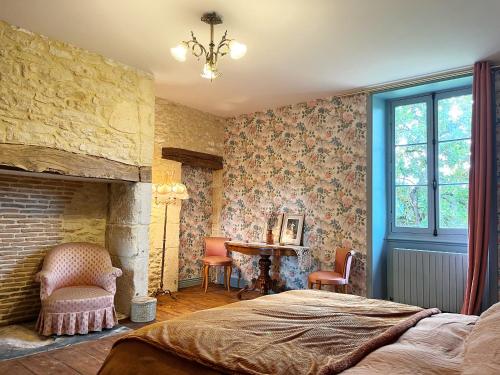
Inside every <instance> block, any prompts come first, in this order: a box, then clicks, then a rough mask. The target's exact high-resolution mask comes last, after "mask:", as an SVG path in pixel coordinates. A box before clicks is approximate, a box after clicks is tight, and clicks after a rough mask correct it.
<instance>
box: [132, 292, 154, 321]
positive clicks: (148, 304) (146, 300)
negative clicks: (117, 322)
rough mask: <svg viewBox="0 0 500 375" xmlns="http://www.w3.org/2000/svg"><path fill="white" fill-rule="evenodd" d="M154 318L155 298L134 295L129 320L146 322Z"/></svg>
mask: <svg viewBox="0 0 500 375" xmlns="http://www.w3.org/2000/svg"><path fill="white" fill-rule="evenodd" d="M155 318H156V298H154V297H134V298H132V307H131V308H130V320H131V321H133V322H135V323H146V322H151V321H153V320H155Z"/></svg>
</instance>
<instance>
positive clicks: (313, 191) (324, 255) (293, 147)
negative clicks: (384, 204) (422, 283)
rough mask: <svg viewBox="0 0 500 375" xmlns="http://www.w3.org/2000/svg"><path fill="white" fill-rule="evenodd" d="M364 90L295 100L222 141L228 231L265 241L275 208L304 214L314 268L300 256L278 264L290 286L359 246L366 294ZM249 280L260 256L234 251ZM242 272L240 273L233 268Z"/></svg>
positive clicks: (231, 124)
mask: <svg viewBox="0 0 500 375" xmlns="http://www.w3.org/2000/svg"><path fill="white" fill-rule="evenodd" d="M366 117H367V116H366V95H364V94H361V95H352V96H346V97H332V98H327V99H318V100H314V101H311V102H307V103H301V104H296V105H289V106H285V107H281V108H278V109H273V110H268V111H266V112H259V113H254V114H250V115H243V116H239V117H237V118H233V119H230V120H229V121H228V124H227V127H226V133H225V142H224V162H225V165H224V181H223V184H224V196H223V208H222V218H221V223H222V231H223V233H224V234H225V235H227V236H229V237H231V238H233V239H237V240H249V241H259V240H261V239H262V238H263V230H264V227H265V218H264V217H263V215H262V213H263V212H266V210H267V211H268V210H269V207H273V206H277V207H280V211H281V212H292V213H303V214H305V229H304V240H303V242H304V245H306V246H309V247H310V248H311V251H312V254H313V257H314V262H313V266H312V267H311V269H299V267H298V266H297V258H295V257H282V259H281V261H280V262H277V261H275V262H273V263H274V267H275V269H274V272H273V273H274V277H275V278H277V279H278V280H279V281H280V282H281V283H282V284H283V285H284V286H285V287H286V288H289V289H297V288H305V287H307V275H308V274H309V273H310V272H311V271H312V270H315V269H318V267H321V268H322V269H332V268H333V262H334V259H335V248H336V247H338V246H345V247H348V248H352V249H354V250H356V251H357V256H356V258H355V260H354V265H353V269H352V277H351V283H352V285H353V291H354V293H356V294H361V295H365V294H366V285H365V284H366V275H365V264H366V130H367V124H366ZM233 257H234V262H235V268H237V269H239V270H240V271H241V277H242V278H244V279H245V280H246V281H249V280H251V278H253V277H257V274H258V267H257V262H258V258H257V257H248V256H245V255H242V254H233ZM234 271H236V272H237V270H234Z"/></svg>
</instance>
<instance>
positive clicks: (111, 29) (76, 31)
mask: <svg viewBox="0 0 500 375" xmlns="http://www.w3.org/2000/svg"><path fill="white" fill-rule="evenodd" d="M213 10H214V11H217V12H219V13H220V14H222V16H223V18H224V24H223V25H222V26H219V27H216V39H217V40H218V39H219V38H220V37H221V33H222V32H223V31H224V30H225V29H226V28H227V30H228V35H229V37H232V38H236V39H238V40H240V41H241V42H243V43H245V44H246V45H247V46H248V52H247V55H246V56H245V57H244V58H242V59H241V60H236V61H235V60H231V59H230V58H229V57H226V58H225V59H223V60H222V61H221V63H220V71H221V72H222V73H223V77H221V78H219V79H217V80H215V81H213V82H212V83H211V82H210V81H207V80H205V79H203V78H201V77H200V71H201V68H202V63H201V62H199V61H196V59H195V58H194V57H193V56H188V60H187V61H186V62H184V63H179V62H177V61H175V60H174V59H173V58H172V57H171V56H170V51H169V49H170V47H173V46H175V45H176V44H177V43H178V42H179V41H181V40H187V39H188V38H189V31H190V30H193V31H194V32H195V35H196V36H197V37H198V40H199V41H200V42H202V43H204V44H207V40H208V37H209V28H208V25H206V24H204V23H202V22H201V21H200V20H199V18H200V16H201V14H202V13H204V12H206V11H213ZM0 19H2V20H5V21H7V22H9V23H12V24H14V25H17V26H21V27H23V28H26V29H29V30H31V31H34V32H37V33H41V34H44V35H47V36H50V37H53V38H56V39H59V40H63V41H66V42H70V43H73V44H75V45H77V46H79V47H83V48H85V49H88V50H91V51H94V52H98V53H100V54H103V55H105V56H108V57H111V58H112V59H115V60H117V61H120V62H123V63H125V64H128V65H132V66H135V67H138V68H140V69H142V70H145V71H148V72H151V73H153V74H154V76H155V81H156V94H157V96H160V97H162V98H165V99H169V100H172V101H175V102H178V103H182V104H185V105H187V106H191V107H194V108H198V109H201V110H203V111H207V112H211V113H214V114H218V115H222V116H231V115H235V114H241V113H248V112H253V111H256V110H262V109H266V108H272V107H276V106H279V105H283V104H291V103H295V102H300V101H304V100H309V99H314V98H319V97H324V96H328V95H331V94H334V93H337V92H342V91H345V90H350V89H353V88H358V87H363V86H368V85H374V84H378V83H383V82H388V81H393V80H399V79H405V78H410V77H414V76H418V75H424V74H429V73H435V72H439V71H443V70H448V69H454V68H460V67H464V66H467V65H470V64H472V63H473V62H474V61H477V60H480V59H491V60H493V61H496V62H499V61H500V1H499V0H474V1H471V0H440V1H436V0H419V1H415V0H377V1H373V0H272V1H270V0H252V1H248V0H225V1H216V0H204V1H200V0H177V1H171V0H85V1H80V0H51V1H46V0H23V1H19V0H0Z"/></svg>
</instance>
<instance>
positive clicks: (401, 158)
mask: <svg viewBox="0 0 500 375" xmlns="http://www.w3.org/2000/svg"><path fill="white" fill-rule="evenodd" d="M428 103H429V101H427V100H425V99H424V100H422V101H421V102H418V101H417V102H415V103H410V104H402V105H398V106H395V107H394V185H395V187H394V193H395V197H394V211H395V224H396V226H397V227H402V228H429V215H430V214H431V210H432V209H433V207H432V205H431V202H429V197H432V196H433V189H432V186H433V185H432V180H430V181H429V175H431V176H433V175H434V173H433V171H434V165H432V162H431V161H432V157H431V156H432V155H428V150H429V149H432V147H436V149H435V154H436V158H437V160H436V162H437V170H436V173H435V178H436V183H437V197H436V199H437V202H436V207H437V210H438V212H437V218H438V227H439V228H443V229H444V228H447V229H465V228H467V201H468V190H469V189H468V182H469V168H470V160H469V159H470V144H471V143H470V133H471V118H472V95H459V96H452V97H447V98H441V99H438V100H437V101H435V107H436V113H437V123H436V124H435V125H436V145H435V146H433V145H432V142H430V140H432V138H433V136H432V135H433V134H432V132H433V131H434V129H433V127H432V123H430V124H429V123H428V122H429V120H428V118H429V117H431V118H432V116H428V112H427V111H432V109H431V108H427V107H428ZM429 133H430V134H429ZM429 171H430V172H431V173H430V174H429ZM430 205H431V206H430Z"/></svg>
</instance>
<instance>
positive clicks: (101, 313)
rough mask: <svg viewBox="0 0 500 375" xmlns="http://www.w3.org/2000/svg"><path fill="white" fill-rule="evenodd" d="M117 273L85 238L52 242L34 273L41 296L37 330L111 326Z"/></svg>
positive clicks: (67, 330)
mask: <svg viewBox="0 0 500 375" xmlns="http://www.w3.org/2000/svg"><path fill="white" fill-rule="evenodd" d="M121 275H122V271H121V270H120V269H119V268H115V267H113V266H112V265H111V259H110V257H109V254H108V251H107V250H106V249H104V248H103V247H101V246H98V245H94V244H91V243H85V242H72V243H66V244H62V245H59V246H56V247H55V248H54V249H52V250H51V251H49V252H48V253H47V255H46V256H45V259H44V262H43V267H42V270H41V271H40V272H39V273H37V275H36V276H35V280H36V281H38V282H40V283H41V285H40V299H41V300H42V309H41V310H40V315H39V316H38V321H37V329H38V332H39V333H40V334H42V335H44V336H49V335H52V334H56V335H74V334H75V333H79V334H86V333H88V332H89V331H101V330H102V329H103V328H112V327H114V326H115V325H116V324H117V322H118V321H117V319H116V312H115V306H114V296H115V292H116V278H117V277H119V276H121Z"/></svg>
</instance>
